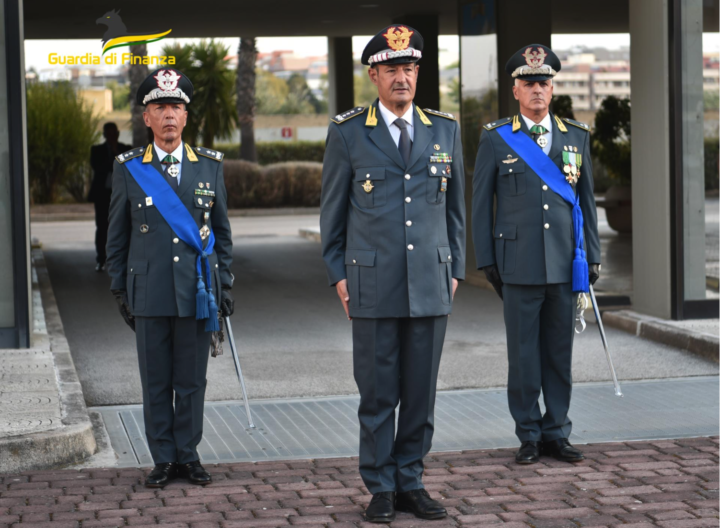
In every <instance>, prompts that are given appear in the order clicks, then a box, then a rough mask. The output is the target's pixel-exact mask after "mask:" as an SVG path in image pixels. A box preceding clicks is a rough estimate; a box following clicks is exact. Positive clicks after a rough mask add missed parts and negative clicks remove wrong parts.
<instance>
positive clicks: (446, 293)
mask: <svg viewBox="0 0 720 528" xmlns="http://www.w3.org/2000/svg"><path fill="white" fill-rule="evenodd" d="M438 256H439V258H440V297H441V299H442V302H443V304H451V302H452V253H450V246H439V247H438Z"/></svg>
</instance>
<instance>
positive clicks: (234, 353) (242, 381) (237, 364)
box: [224, 317, 609, 429]
mask: <svg viewBox="0 0 720 528" xmlns="http://www.w3.org/2000/svg"><path fill="white" fill-rule="evenodd" d="M224 319H225V328H227V335H228V341H229V342H230V351H231V352H232V357H233V361H235V372H237V377H238V379H239V380H240V387H241V388H242V393H243V400H244V402H245V414H247V419H248V425H249V426H250V428H251V429H255V424H254V423H253V420H252V414H250V402H248V395H247V390H246V389H245V379H244V378H243V374H242V369H241V368H240V356H239V355H238V351H237V348H236V347H235V338H234V337H233V331H232V326H230V318H229V317H224ZM606 350H607V348H606ZM608 357H609V356H608Z"/></svg>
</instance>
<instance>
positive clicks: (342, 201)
mask: <svg viewBox="0 0 720 528" xmlns="http://www.w3.org/2000/svg"><path fill="white" fill-rule="evenodd" d="M377 104H378V103H377V100H376V101H375V103H373V105H372V106H371V107H369V108H355V109H353V110H350V111H349V112H346V113H344V114H340V115H339V116H337V117H336V118H334V119H333V122H332V123H331V124H330V127H329V129H328V137H327V143H326V147H325V159H324V160H323V178H322V198H321V211H320V232H321V235H322V252H323V258H324V259H325V265H326V267H327V272H328V277H329V282H330V284H331V285H334V284H336V283H337V282H338V281H340V280H342V279H347V280H348V292H349V295H350V316H351V317H364V318H385V317H429V316H439V315H446V314H449V313H450V311H451V306H452V279H453V278H456V279H458V280H462V279H464V278H465V201H464V187H465V181H464V180H465V178H464V169H463V160H462V145H461V143H460V128H459V126H458V124H457V122H456V121H455V118H454V117H453V116H452V115H450V114H443V113H440V112H436V111H434V110H426V111H425V112H423V111H422V110H420V109H419V108H418V107H416V106H414V105H413V112H414V138H413V144H412V151H411V155H410V162H409V164H408V166H407V167H406V166H405V164H404V163H403V160H402V156H401V155H400V151H399V150H398V147H397V145H396V144H395V142H394V141H393V139H392V136H391V135H390V131H389V130H388V127H387V125H386V124H385V120H384V119H383V118H382V116H381V115H380V112H379V110H378V107H377ZM442 153H444V154H447V155H449V156H451V158H452V160H451V162H448V163H440V162H433V163H431V162H430V157H431V156H433V155H437V154H442ZM448 169H449V170H448ZM443 172H444V173H445V174H443ZM443 178H445V179H446V181H445V182H444V183H443ZM368 181H369V182H370V184H369V185H368V183H367V182H368ZM370 186H371V187H372V189H371V190H370V192H366V190H365V189H366V188H369V187H370ZM443 189H445V190H443Z"/></svg>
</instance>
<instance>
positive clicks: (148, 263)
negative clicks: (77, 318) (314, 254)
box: [107, 144, 232, 317]
mask: <svg viewBox="0 0 720 528" xmlns="http://www.w3.org/2000/svg"><path fill="white" fill-rule="evenodd" d="M148 149H149V152H148ZM140 155H143V158H142V159H143V163H150V164H152V166H153V167H155V168H156V169H157V170H158V178H163V176H162V168H161V165H160V163H159V160H158V159H157V153H156V152H155V149H154V148H153V146H152V144H150V145H149V146H148V147H140V148H137V149H134V150H131V151H129V152H126V153H125V154H122V155H121V156H118V158H117V159H116V161H115V166H114V171H113V184H112V198H111V201H110V226H109V228H108V241H107V270H108V275H110V277H111V279H112V284H111V286H110V288H111V289H112V290H127V292H128V299H129V301H130V307H131V309H132V313H133V315H136V316H143V317H161V316H179V317H191V316H195V294H196V291H197V272H196V258H197V253H196V252H195V250H194V249H193V248H192V247H191V246H189V245H187V244H186V243H185V242H183V241H182V240H180V239H179V238H178V237H177V236H176V235H175V233H174V232H173V230H172V229H171V228H170V226H169V225H168V223H167V222H166V221H165V219H164V218H163V217H162V215H160V212H159V211H158V210H157V207H156V206H155V204H154V203H152V200H151V199H147V198H148V197H147V195H146V194H145V192H144V191H143V190H142V188H141V187H140V186H139V185H138V183H137V182H136V181H135V179H134V178H133V177H132V176H131V175H130V172H129V171H128V169H127V166H126V165H125V162H126V161H127V160H129V159H132V158H133V157H137V156H140ZM200 185H202V186H203V187H202V189H203V190H208V189H209V190H210V191H214V192H215V196H203V195H196V194H195V190H197V189H201V188H200ZM178 195H179V197H180V200H181V201H182V202H183V204H185V206H186V207H187V209H188V211H190V214H191V215H192V217H193V218H194V219H195V222H196V223H197V226H198V229H200V227H202V225H203V213H204V212H205V211H210V219H209V220H208V223H207V225H208V227H210V228H211V229H212V231H213V232H214V233H215V246H214V250H213V252H212V253H211V254H210V257H209V262H210V268H211V282H212V288H213V293H214V295H215V299H216V300H217V302H218V303H219V302H220V296H219V293H220V292H219V291H218V284H220V285H221V286H222V287H223V288H229V287H231V286H232V274H231V273H230V265H231V264H232V234H231V232H230V222H229V220H228V216H227V192H226V191H225V183H224V180H223V170H222V154H221V153H219V152H216V151H212V150H208V149H205V148H202V147H195V148H190V147H189V146H188V145H187V144H185V151H184V155H183V159H182V168H181V174H180V186H179V188H178ZM150 198H151V197H150ZM205 243H207V241H206V242H205ZM203 273H204V271H203ZM203 278H204V275H203Z"/></svg>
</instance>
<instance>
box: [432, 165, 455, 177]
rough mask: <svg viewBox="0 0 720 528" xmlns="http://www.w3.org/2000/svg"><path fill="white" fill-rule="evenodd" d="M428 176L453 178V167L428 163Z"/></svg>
mask: <svg viewBox="0 0 720 528" xmlns="http://www.w3.org/2000/svg"><path fill="white" fill-rule="evenodd" d="M428 176H434V177H436V178H441V177H443V176H444V177H445V178H452V169H451V166H450V164H449V163H428Z"/></svg>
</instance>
